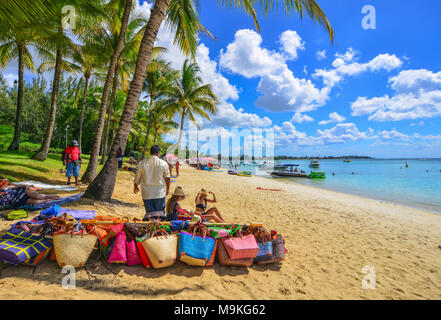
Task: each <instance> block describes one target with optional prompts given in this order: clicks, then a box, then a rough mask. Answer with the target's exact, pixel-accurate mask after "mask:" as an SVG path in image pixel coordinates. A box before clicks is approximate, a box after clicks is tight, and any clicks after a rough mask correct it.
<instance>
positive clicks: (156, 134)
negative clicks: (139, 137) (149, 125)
mask: <svg viewBox="0 0 441 320" xmlns="http://www.w3.org/2000/svg"><path fill="white" fill-rule="evenodd" d="M158 132H159V129H156V130H155V139H153V144H154V145H155V144H156V138H157V137H158Z"/></svg>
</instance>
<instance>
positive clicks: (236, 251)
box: [221, 231, 259, 260]
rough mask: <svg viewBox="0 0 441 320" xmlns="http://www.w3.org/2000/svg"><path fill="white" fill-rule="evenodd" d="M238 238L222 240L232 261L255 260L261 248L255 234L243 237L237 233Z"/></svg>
mask: <svg viewBox="0 0 441 320" xmlns="http://www.w3.org/2000/svg"><path fill="white" fill-rule="evenodd" d="M236 235H238V237H228V238H222V239H221V241H222V243H223V244H224V247H225V250H227V252H228V255H229V257H230V258H231V259H233V260H234V259H248V258H252V259H254V258H255V257H256V256H257V254H258V253H259V246H258V245H257V242H256V238H255V237H254V235H253V234H248V235H242V233H241V232H240V231H239V232H236Z"/></svg>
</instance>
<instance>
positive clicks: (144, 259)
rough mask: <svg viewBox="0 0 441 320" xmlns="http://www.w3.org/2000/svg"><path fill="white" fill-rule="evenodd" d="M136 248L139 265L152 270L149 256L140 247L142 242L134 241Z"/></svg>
mask: <svg viewBox="0 0 441 320" xmlns="http://www.w3.org/2000/svg"><path fill="white" fill-rule="evenodd" d="M136 247H137V248H138V253H139V258H140V259H141V264H142V265H143V266H144V267H146V268H153V266H152V263H151V262H150V259H149V256H148V255H147V253H146V252H145V250H144V247H143V246H142V241H136Z"/></svg>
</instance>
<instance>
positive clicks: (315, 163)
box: [309, 159, 320, 168]
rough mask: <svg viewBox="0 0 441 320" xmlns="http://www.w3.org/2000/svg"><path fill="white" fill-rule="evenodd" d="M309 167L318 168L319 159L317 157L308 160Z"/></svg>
mask: <svg viewBox="0 0 441 320" xmlns="http://www.w3.org/2000/svg"><path fill="white" fill-rule="evenodd" d="M309 167H310V168H319V167H320V161H319V160H318V159H312V160H311V161H310V162H309Z"/></svg>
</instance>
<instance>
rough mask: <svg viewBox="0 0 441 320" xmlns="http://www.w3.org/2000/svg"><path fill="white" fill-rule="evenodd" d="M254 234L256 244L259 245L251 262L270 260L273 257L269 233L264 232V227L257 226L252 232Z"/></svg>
mask: <svg viewBox="0 0 441 320" xmlns="http://www.w3.org/2000/svg"><path fill="white" fill-rule="evenodd" d="M254 236H255V238H256V241H257V246H258V247H259V252H258V253H257V256H256V257H255V258H254V260H253V262H254V263H259V262H261V261H266V260H271V259H272V258H273V243H272V241H271V235H270V234H269V233H268V232H266V230H265V229H264V228H262V227H259V228H257V230H256V231H255V232H254Z"/></svg>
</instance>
